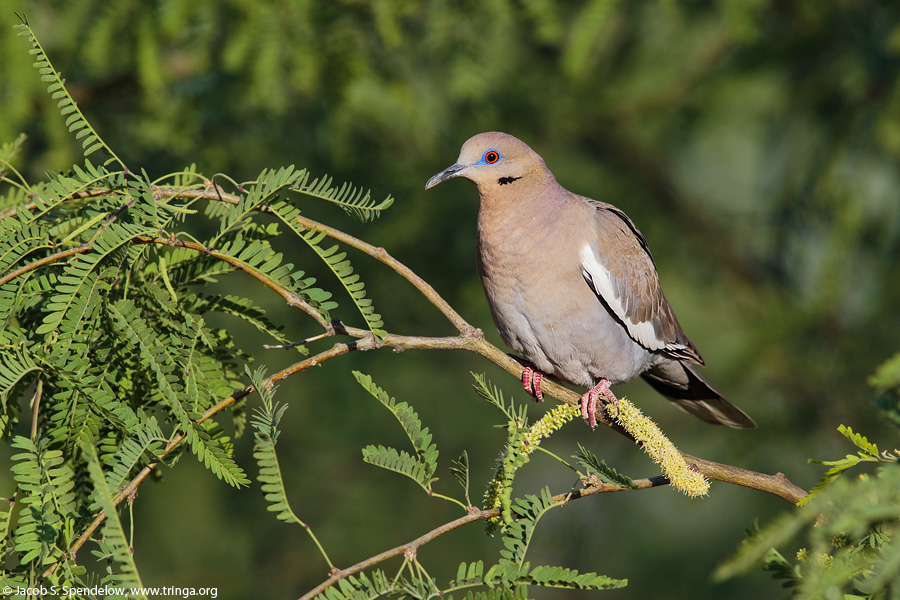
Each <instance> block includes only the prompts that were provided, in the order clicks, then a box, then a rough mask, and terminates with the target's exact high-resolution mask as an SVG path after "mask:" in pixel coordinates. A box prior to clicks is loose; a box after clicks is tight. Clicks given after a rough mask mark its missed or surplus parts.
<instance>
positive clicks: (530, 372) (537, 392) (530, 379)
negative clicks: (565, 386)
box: [522, 367, 544, 402]
mask: <svg viewBox="0 0 900 600" xmlns="http://www.w3.org/2000/svg"><path fill="white" fill-rule="evenodd" d="M543 379H544V374H543V373H541V372H540V371H536V370H535V369H534V368H533V367H525V372H524V373H522V387H523V388H525V391H526V392H528V393H529V394H531V395H532V396H533V397H534V399H535V400H536V401H537V402H543V401H544V394H543V393H542V392H541V380H543ZM532 386H534V387H532Z"/></svg>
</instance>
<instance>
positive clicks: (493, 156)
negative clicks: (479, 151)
mask: <svg viewBox="0 0 900 600" xmlns="http://www.w3.org/2000/svg"><path fill="white" fill-rule="evenodd" d="M501 158H502V157H501V156H500V153H499V152H497V151H496V150H488V151H487V152H485V153H484V156H483V157H482V158H481V160H483V161H484V162H486V163H487V164H489V165H493V164H494V163H496V162H498V161H499V160H500V159H501Z"/></svg>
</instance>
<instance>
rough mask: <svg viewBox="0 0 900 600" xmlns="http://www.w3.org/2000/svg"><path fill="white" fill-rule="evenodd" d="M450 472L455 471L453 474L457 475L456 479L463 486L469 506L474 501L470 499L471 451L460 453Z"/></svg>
mask: <svg viewBox="0 0 900 600" xmlns="http://www.w3.org/2000/svg"><path fill="white" fill-rule="evenodd" d="M450 472H451V473H453V476H454V477H456V481H458V482H459V485H460V486H462V489H463V493H464V494H465V498H466V504H467V505H468V506H471V505H472V502H471V501H470V500H469V453H468V452H466V451H465V450H463V453H462V454H460V456H459V458H458V459H457V460H454V461H453V463H452V465H451V467H450Z"/></svg>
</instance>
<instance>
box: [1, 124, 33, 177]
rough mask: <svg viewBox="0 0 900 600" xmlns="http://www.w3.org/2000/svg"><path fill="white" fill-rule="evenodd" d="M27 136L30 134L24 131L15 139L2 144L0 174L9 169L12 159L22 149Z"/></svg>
mask: <svg viewBox="0 0 900 600" xmlns="http://www.w3.org/2000/svg"><path fill="white" fill-rule="evenodd" d="M27 138H28V136H26V135H25V134H24V133H20V134H19V136H18V137H17V138H16V139H14V140H13V141H11V142H4V143H3V144H0V175H2V174H3V173H5V172H6V171H7V170H8V169H9V167H10V164H9V163H10V161H12V159H13V158H15V156H16V154H18V153H19V151H20V150H21V149H22V145H23V144H24V143H25V140H26V139H27Z"/></svg>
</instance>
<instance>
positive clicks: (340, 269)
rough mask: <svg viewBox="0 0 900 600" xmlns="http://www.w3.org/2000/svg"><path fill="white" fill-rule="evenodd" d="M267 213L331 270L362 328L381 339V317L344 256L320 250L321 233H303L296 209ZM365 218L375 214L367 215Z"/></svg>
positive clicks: (287, 206)
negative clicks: (356, 313)
mask: <svg viewBox="0 0 900 600" xmlns="http://www.w3.org/2000/svg"><path fill="white" fill-rule="evenodd" d="M306 193H308V192H306ZM269 211H270V212H271V213H272V214H274V215H275V216H276V217H278V218H279V219H280V220H281V221H282V222H283V223H284V224H285V225H286V226H288V227H289V228H291V230H293V231H294V233H296V234H297V236H298V237H299V238H300V239H302V240H303V241H304V242H306V243H307V244H308V245H309V247H310V248H312V249H313V250H314V251H315V253H316V254H318V255H319V257H320V258H321V259H322V260H323V261H324V262H325V264H326V265H328V268H329V269H331V271H332V273H334V275H335V276H336V277H337V278H338V280H339V281H340V282H341V285H343V286H344V289H345V290H347V293H348V294H350V299H351V300H353V303H354V304H355V305H356V308H357V309H358V310H359V312H360V314H362V316H363V318H364V319H365V320H366V325H367V326H368V328H369V329H370V330H371V331H372V334H373V335H374V336H375V337H376V338H378V339H381V338H382V337H383V336H384V331H382V330H381V327H382V326H383V325H384V323H383V322H382V320H381V315H379V314H378V313H376V312H375V309H374V307H373V306H372V301H371V300H369V299H368V298H366V292H365V284H363V282H362V281H360V277H359V275H356V274H354V273H353V267H352V266H350V261H349V260H347V254H346V253H345V252H338V246H337V245H334V246H330V247H329V248H322V246H321V245H320V243H321V242H322V241H323V240H324V239H325V233H324V232H319V231H315V230H312V231H304V230H303V228H302V227H300V226H299V225H298V223H297V219H296V217H297V215H299V214H300V209H298V208H297V207H295V206H292V205H290V204H287V203H283V202H281V203H278V204H275V205H273V206H270V207H269ZM366 214H377V213H374V212H370V213H366Z"/></svg>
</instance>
